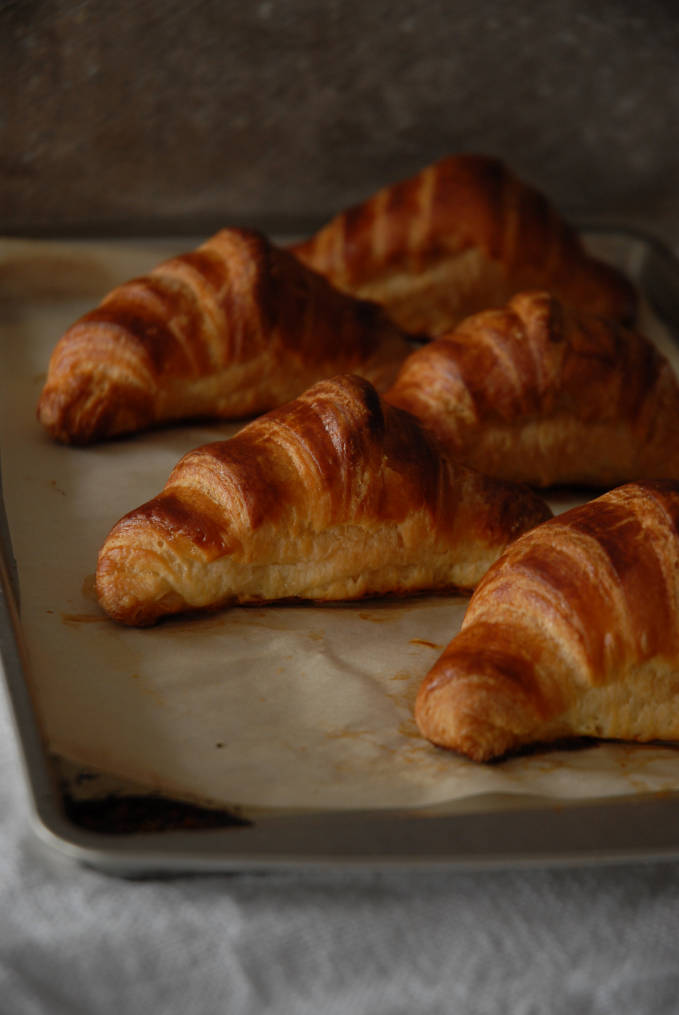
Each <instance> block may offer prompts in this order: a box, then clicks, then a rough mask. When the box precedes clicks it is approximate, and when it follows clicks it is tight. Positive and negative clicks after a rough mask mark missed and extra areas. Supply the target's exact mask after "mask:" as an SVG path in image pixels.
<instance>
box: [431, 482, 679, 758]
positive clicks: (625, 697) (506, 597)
mask: <svg viewBox="0 0 679 1015" xmlns="http://www.w3.org/2000/svg"><path fill="white" fill-rule="evenodd" d="M415 716H416V720H417V723H418V726H419V728H420V730H421V732H422V733H423V734H424V736H425V737H427V738H428V739H429V740H431V741H432V742H433V743H435V744H438V745H440V746H442V747H447V748H451V749H453V750H455V751H458V752H461V753H463V754H466V755H468V756H469V757H471V758H473V759H475V760H477V761H485V760H488V759H490V758H493V757H498V756H501V755H503V754H505V753H506V752H507V751H510V750H513V749H515V748H518V747H520V746H522V745H525V744H529V743H543V742H545V743H546V742H549V741H553V740H560V739H562V738H566V737H572V736H592V737H604V738H614V739H624V740H632V741H649V740H656V739H664V740H676V739H679V484H677V483H673V484H671V483H657V484H652V483H645V484H637V483H630V484H628V485H625V486H621V487H618V488H616V489H615V490H612V491H610V492H609V493H606V494H604V495H603V496H602V497H600V498H598V499H596V500H593V501H590V502H589V503H588V504H585V505H584V506H582V507H578V508H573V509H572V510H571V511H568V512H566V513H565V514H563V515H559V516H557V517H556V518H554V519H552V520H551V521H548V522H546V523H545V524H544V525H540V526H538V527H537V528H536V529H534V530H533V531H532V532H529V533H527V534H526V535H524V536H522V537H521V538H519V539H518V540H517V541H516V542H515V543H514V544H513V545H511V546H510V547H509V548H508V550H507V551H506V552H505V553H504V554H503V555H502V557H501V558H500V559H499V560H498V561H497V562H496V563H495V564H494V565H493V566H492V567H491V568H490V570H489V571H488V573H487V575H486V576H485V578H484V579H483V581H481V582H480V583H479V585H478V588H477V589H476V592H475V593H474V595H473V596H472V599H471V601H470V603H469V606H468V608H467V612H466V614H465V618H464V621H463V624H462V629H461V631H460V633H459V634H458V635H457V636H456V637H455V638H453V640H452V641H451V643H450V645H449V646H448V648H447V649H446V650H445V652H444V653H443V655H442V656H441V658H440V659H439V660H438V662H437V663H436V664H435V665H434V667H433V668H432V669H431V670H430V672H429V673H428V674H427V676H426V677H425V679H424V682H423V684H422V686H421V688H420V691H419V694H418V698H417V702H416V708H415Z"/></svg>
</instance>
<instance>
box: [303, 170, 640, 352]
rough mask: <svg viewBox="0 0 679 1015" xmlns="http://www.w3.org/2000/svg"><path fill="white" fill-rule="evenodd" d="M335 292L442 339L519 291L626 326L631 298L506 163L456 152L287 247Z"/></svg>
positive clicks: (624, 285)
mask: <svg viewBox="0 0 679 1015" xmlns="http://www.w3.org/2000/svg"><path fill="white" fill-rule="evenodd" d="M292 250H293V251H294V253H295V254H296V255H297V257H299V258H300V259H301V260H302V261H304V263H305V264H307V265H309V266H310V267H311V268H315V269H316V271H319V272H321V273H322V274H323V275H325V276H326V277H327V278H329V279H330V281H331V282H332V283H333V284H334V285H336V286H337V287H338V288H339V289H344V290H346V291H347V292H351V293H354V294H356V295H358V296H362V297H364V298H368V299H373V300H376V301H377V302H378V303H381V304H383V306H384V307H385V308H386V309H387V311H388V312H389V314H390V315H391V317H392V318H393V319H394V320H395V321H396V322H397V323H398V324H400V325H401V327H403V328H405V329H406V330H407V331H409V332H413V333H416V332H422V333H425V334H427V335H430V336H431V335H438V334H440V333H441V332H443V331H447V330H449V329H450V328H453V327H455V326H456V325H457V324H458V323H459V322H460V321H461V320H462V319H463V318H464V317H467V316H469V314H473V313H476V312H477V311H480V310H486V309H487V308H489V307H501V306H503V305H504V303H506V302H507V300H508V299H509V297H510V296H512V295H513V294H514V293H515V292H519V291H520V290H522V289H538V288H539V289H549V290H550V291H551V292H552V293H554V295H555V296H558V297H559V298H560V299H562V300H564V301H565V302H566V303H568V304H572V305H573V306H576V307H579V308H580V309H583V310H588V311H590V312H592V313H600V314H603V315H605V316H607V317H612V318H616V319H620V320H624V321H631V320H632V319H633V318H634V314H635V306H636V295H635V291H634V289H633V287H632V285H631V284H630V283H629V281H628V280H627V279H625V278H624V277H623V276H622V275H621V274H620V273H619V272H618V271H616V270H615V269H613V268H612V267H610V266H609V265H607V264H604V263H603V262H601V261H599V260H596V259H594V258H592V257H590V256H588V255H587V253H586V252H585V249H584V247H583V244H582V242H581V240H580V238H579V236H578V234H577V233H576V232H575V231H574V230H573V229H572V228H571V227H570V226H569V225H568V224H567V223H566V222H565V221H564V220H563V219H562V217H561V216H560V215H559V214H558V213H557V211H556V210H555V209H554V208H553V207H552V206H551V205H550V203H549V202H548V201H547V199H546V198H545V197H544V195H543V194H541V193H540V192H539V191H537V190H536V189H534V188H533V187H532V186H530V185H528V184H527V183H525V182H523V181H522V180H520V179H518V178H517V177H516V176H515V175H514V174H513V173H512V172H510V171H509V169H507V168H506V167H505V166H504V165H503V163H502V162H500V161H498V160H497V159H494V158H489V157H485V156H482V155H458V156H451V157H448V158H444V159H441V160H440V161H439V162H436V163H434V165H431V166H429V167H428V168H426V169H424V170H422V171H421V172H419V173H418V174H417V175H416V176H413V177H412V178H410V179H407V180H403V181H402V182H399V183H396V184H394V185H392V186H388V187H385V188H383V189H382V190H380V191H378V192H377V193H376V194H374V195H373V196H372V197H370V198H369V199H368V200H366V201H364V202H363V203H362V204H358V205H356V206H354V207H351V208H349V209H347V210H346V211H343V212H341V213H340V214H338V215H336V216H335V217H334V218H333V219H331V220H330V221H329V222H328V223H327V225H325V226H324V227H323V228H322V229H320V230H319V231H318V232H317V233H316V234H315V235H313V236H312V237H310V238H309V239H307V240H306V241H304V242H302V243H298V244H295V245H294V246H293V247H292Z"/></svg>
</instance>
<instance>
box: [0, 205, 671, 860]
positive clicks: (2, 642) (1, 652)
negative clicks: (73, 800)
mask: <svg viewBox="0 0 679 1015" xmlns="http://www.w3.org/2000/svg"><path fill="white" fill-rule="evenodd" d="M582 231H583V232H600V233H606V234H609V235H611V236H612V237H619V238H621V239H623V241H625V240H629V241H630V242H638V243H639V244H641V245H642V247H645V248H646V249H647V251H648V250H652V251H653V252H654V253H655V254H657V255H658V256H660V257H661V258H662V259H663V262H664V263H665V264H666V265H667V267H668V269H669V270H670V272H671V273H672V275H673V276H674V279H673V280H676V282H677V285H678V287H679V260H678V259H677V257H676V256H675V254H674V253H673V251H672V249H671V248H670V247H669V246H668V245H667V244H666V243H664V242H663V241H662V240H660V239H658V238H657V237H656V236H654V235H653V234H651V233H649V232H646V231H644V230H643V229H641V228H639V227H637V226H627V225H625V224H624V223H621V222H599V223H596V222H588V223H583V224H582ZM146 239H147V240H149V241H150V240H152V239H153V237H146ZM156 239H157V237H156ZM47 242H49V239H48V240H47ZM674 323H675V324H676V325H677V326H679V321H676V322H674ZM0 465H1V463H0ZM0 674H1V675H2V676H3V677H4V684H5V692H6V698H7V700H8V703H9V711H10V715H11V717H12V718H13V720H14V729H15V733H16V740H17V745H18V753H19V757H20V762H21V769H22V777H23V781H24V785H25V787H26V789H27V791H28V803H29V821H30V825H31V828H32V831H33V832H34V834H35V835H36V837H37V838H38V839H39V840H40V842H42V843H43V844H44V845H46V846H48V847H49V848H50V849H56V850H57V851H58V852H60V853H61V854H62V855H65V856H67V857H68V858H70V859H72V860H74V861H75V862H77V863H80V864H83V865H85V866H91V867H94V868H97V869H100V870H102V871H104V872H108V873H112V874H119V875H121V876H130V877H136V876H144V875H147V874H151V875H153V874H154V873H155V872H157V873H159V874H167V873H193V872H195V873H199V872H201V871H202V872H205V873H234V872H244V871H247V872H249V871H256V870H262V871H269V870H299V869H303V870H308V869H310V868H311V869H329V868H330V869H332V870H337V869H341V868H349V869H352V870H356V869H366V868H375V869H380V870H382V869H384V868H385V867H386V868H389V869H394V868H405V869H408V870H438V869H442V868H445V869H451V868H456V869H465V870H470V869H489V868H498V867H502V868H506V867H508V866H509V867H519V866H530V867H533V866H550V867H551V866H557V865H559V866H563V865H571V866H572V865H577V866H580V865H586V864H590V863H591V864H601V863H626V862H640V861H662V860H677V859H679V836H677V838H676V839H673V840H672V841H667V842H664V843H657V844H656V845H655V846H654V847H653V848H650V849H649V848H648V847H647V845H646V844H645V843H644V841H639V842H638V844H637V845H633V846H627V847H626V848H622V849H619V850H616V849H615V848H614V847H611V846H610V845H608V846H602V847H601V848H595V847H592V848H590V849H589V850H582V851H581V852H577V853H572V852H571V853H568V852H564V851H560V850H558V849H556V848H552V849H542V850H538V851H536V852H535V853H534V854H531V853H530V851H524V852H523V853H512V852H511V851H503V850H502V849H499V850H498V851H497V852H496V853H495V854H492V855H488V856H479V855H478V854H475V853H474V852H473V850H472V851H469V850H468V851H460V852H459V853H457V854H456V853H455V852H454V850H450V851H449V853H448V854H445V855H440V856H438V855H437V856H431V855H427V856H421V855H411V854H408V853H402V854H399V852H398V851H397V850H392V851H387V852H384V853H380V854H370V853H368V852H366V853H365V854H354V853H351V854H346V853H345V854H343V853H342V852H341V851H337V852H328V853H327V854H325V855H323V854H321V853H319V852H316V853H308V854H306V855H305V853H304V851H303V850H300V851H299V855H297V856H294V857H293V856H290V855H285V854H284V853H281V852H280V850H277V849H276V845H275V843H274V844H273V845H272V846H271V848H268V849H267V850H262V851H260V852H257V853H252V852H248V851H247V850H234V851H227V852H225V851H223V850H217V851H215V852H210V851H209V850H205V849H204V848H203V849H201V846H200V843H201V842H202V843H203V844H205V843H206V842H207V839H208V838H209V837H212V841H213V842H214V841H215V840H216V839H219V840H220V841H221V840H222V839H223V836H224V834H225V832H224V831H223V830H222V831H220V832H208V831H200V832H195V831H194V832H188V833H174V832H170V833H157V835H153V836H141V837H138V838H136V839H135V838H134V837H132V839H131V840H128V841H127V843H126V844H125V847H124V848H121V846H122V844H123V840H124V838H125V837H123V836H115V837H105V836H104V837H102V836H99V835H97V834H96V833H94V835H92V834H90V833H88V832H87V831H86V830H83V829H81V828H80V827H79V826H76V825H73V824H72V823H71V822H69V820H68V819H67V818H66V817H65V815H64V814H63V812H62V810H61V808H60V806H59V804H58V802H57V796H58V789H57V787H56V786H55V782H54V778H53V775H52V772H51V767H50V762H49V757H48V753H47V750H46V747H45V744H44V742H43V739H42V736H41V733H40V730H39V724H38V719H37V716H36V713H35V709H34V706H33V702H32V700H31V697H30V691H29V687H28V683H27V679H26V672H25V662H24V652H23V632H22V627H21V620H20V609H19V587H18V579H17V576H16V570H15V566H14V558H13V554H12V548H11V535H10V532H9V526H8V522H7V517H6V511H5V507H4V499H3V495H2V474H1V469H0ZM635 800H636V797H632V798H630V797H621V798H620V803H621V806H625V807H628V806H629V803H630V802H632V801H635ZM617 802H618V800H617V798H616V800H615V801H614V802H612V803H609V804H608V805H605V807H607V806H615V804H616V803H617ZM657 803H658V806H660V807H663V808H665V809H666V808H668V807H671V808H672V809H673V813H677V806H679V805H677V801H676V800H674V799H666V800H662V801H657ZM373 813H374V812H373ZM377 813H379V812H377ZM328 814H331V815H333V816H334V817H335V818H337V817H338V816H340V815H341V816H342V819H343V820H355V818H356V813H355V812H338V811H333V812H328ZM318 816H319V815H317V816H316V817H317V818H318ZM327 816H328V815H327V814H324V813H323V812H320V819H321V820H327ZM352 816H353V817H352ZM410 817H413V815H412V813H411V814H410ZM383 818H384V820H385V821H389V820H392V821H393V818H394V816H393V815H391V816H389V815H386V814H383ZM289 820H292V819H289ZM418 820H419V819H418ZM427 820H429V821H434V822H435V823H436V821H437V820H438V819H436V818H429V819H427ZM267 825H268V826H269V828H271V827H272V826H271V824H270V822H268V821H265V822H263V826H267ZM678 829H679V823H678ZM243 831H244V830H243V829H228V830H226V834H228V835H229V836H233V835H238V834H239V833H242V832H243ZM168 836H170V837H172V836H175V837H177V836H178V837H179V838H175V845H174V846H171V848H170V849H168V848H167V846H168V845H169V844H170V839H169V838H168ZM184 837H186V841H184ZM188 837H190V839H189V838H188ZM642 838H643V837H642ZM189 842H190V843H191V845H189V844H188V843H189ZM196 847H197V848H196Z"/></svg>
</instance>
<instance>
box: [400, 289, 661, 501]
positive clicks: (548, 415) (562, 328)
mask: <svg viewBox="0 0 679 1015" xmlns="http://www.w3.org/2000/svg"><path fill="white" fill-rule="evenodd" d="M385 398H386V399H387V401H389V402H390V403H391V404H393V405H397V406H399V407H401V408H403V409H406V410H408V411H409V412H412V413H413V414H414V415H416V416H417V417H418V418H419V419H420V421H421V422H423V423H424V424H425V425H426V426H428V427H429V428H430V429H431V430H432V431H433V432H434V433H435V434H436V435H437V437H438V438H439V440H440V441H441V442H442V444H443V445H444V447H445V449H446V451H447V452H448V454H450V455H452V456H453V457H455V458H456V459H457V460H459V461H461V462H463V463H465V464H466V465H469V466H472V467H474V468H476V469H479V470H481V471H482V472H486V473H488V474H489V475H493V476H497V477H500V478H502V479H507V480H512V481H518V482H526V483H530V484H532V485H535V486H543V487H544V486H548V485H551V484H557V483H559V484H582V485H588V486H595V487H598V488H603V487H611V486H616V485H619V484H621V483H624V482H628V481H632V480H637V479H679V383H678V382H677V378H676V376H675V374H674V371H673V369H672V367H671V365H670V363H669V362H668V360H667V359H666V358H665V356H664V355H662V353H661V352H659V351H658V350H657V349H656V347H655V346H654V345H653V344H652V343H651V342H650V341H648V340H647V339H646V338H644V337H643V336H642V335H641V334H639V333H637V332H635V331H632V330H629V329H628V328H625V327H624V326H622V325H620V324H618V323H616V322H613V321H609V320H606V319H604V318H600V317H597V316H594V315H590V314H585V313H584V312H583V313H574V312H572V311H571V310H569V309H568V308H566V307H565V306H564V305H563V304H561V303H560V302H559V301H557V300H556V299H555V298H554V297H552V296H550V295H549V294H547V293H544V292H529V293H520V294H518V295H516V296H514V297H513V298H512V299H511V300H510V301H509V303H508V304H507V306H506V307H504V308H503V309H502V310H490V311H485V312H482V313H479V314H475V315H473V316H472V317H469V318H467V320H466V321H464V322H463V323H462V324H461V325H460V326H459V328H458V329H457V330H455V331H453V332H451V333H449V334H447V335H444V336H442V337H441V338H440V339H437V340H436V341H434V342H431V343H429V344H428V345H425V346H421V347H420V348H418V349H416V350H415V351H414V352H413V353H411V354H410V356H408V357H407V358H406V360H405V361H404V363H403V365H402V367H401V369H400V371H399V373H398V375H397V377H396V380H395V382H394V384H393V385H392V387H391V388H390V389H389V390H388V391H387V392H386V394H385Z"/></svg>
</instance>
